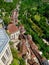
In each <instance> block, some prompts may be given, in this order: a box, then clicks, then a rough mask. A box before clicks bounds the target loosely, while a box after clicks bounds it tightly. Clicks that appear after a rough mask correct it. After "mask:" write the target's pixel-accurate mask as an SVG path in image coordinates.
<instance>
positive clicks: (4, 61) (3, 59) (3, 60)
mask: <svg viewBox="0 0 49 65" xmlns="http://www.w3.org/2000/svg"><path fill="white" fill-rule="evenodd" d="M1 60H2V62H3V63H4V64H5V63H6V59H5V57H4V56H3V57H2V58H1Z"/></svg>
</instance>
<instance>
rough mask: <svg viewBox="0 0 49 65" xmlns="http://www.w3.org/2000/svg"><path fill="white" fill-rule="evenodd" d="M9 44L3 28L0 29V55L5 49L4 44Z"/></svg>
mask: <svg viewBox="0 0 49 65" xmlns="http://www.w3.org/2000/svg"><path fill="white" fill-rule="evenodd" d="M8 42H9V37H8V35H7V34H6V32H5V30H4V29H3V28H0V53H1V52H2V50H3V49H4V48H5V46H6V44H7V43H8Z"/></svg>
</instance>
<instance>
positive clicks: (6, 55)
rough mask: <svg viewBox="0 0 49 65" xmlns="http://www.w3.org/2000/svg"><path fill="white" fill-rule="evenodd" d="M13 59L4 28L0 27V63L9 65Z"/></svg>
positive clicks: (0, 64)
mask: <svg viewBox="0 0 49 65" xmlns="http://www.w3.org/2000/svg"><path fill="white" fill-rule="evenodd" d="M12 60H13V57H12V54H11V50H10V46H9V37H8V35H7V34H6V32H5V30H4V29H3V28H2V26H1V27H0V65H10V64H11V62H12Z"/></svg>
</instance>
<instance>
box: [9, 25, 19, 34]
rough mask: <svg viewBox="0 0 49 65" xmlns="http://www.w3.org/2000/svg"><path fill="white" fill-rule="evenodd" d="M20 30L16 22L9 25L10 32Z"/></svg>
mask: <svg viewBox="0 0 49 65" xmlns="http://www.w3.org/2000/svg"><path fill="white" fill-rule="evenodd" d="M18 30H19V29H18V27H16V26H15V25H14V24H9V25H8V31H9V33H10V34H12V33H15V32H16V31H18Z"/></svg>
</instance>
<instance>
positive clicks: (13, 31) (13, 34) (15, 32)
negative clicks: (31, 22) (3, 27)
mask: <svg viewBox="0 0 49 65" xmlns="http://www.w3.org/2000/svg"><path fill="white" fill-rule="evenodd" d="M8 32H9V34H10V39H11V41H12V42H16V41H18V37H19V34H20V31H19V29H18V27H16V26H15V25H14V24H9V25H8Z"/></svg>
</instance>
